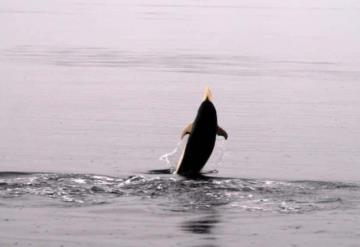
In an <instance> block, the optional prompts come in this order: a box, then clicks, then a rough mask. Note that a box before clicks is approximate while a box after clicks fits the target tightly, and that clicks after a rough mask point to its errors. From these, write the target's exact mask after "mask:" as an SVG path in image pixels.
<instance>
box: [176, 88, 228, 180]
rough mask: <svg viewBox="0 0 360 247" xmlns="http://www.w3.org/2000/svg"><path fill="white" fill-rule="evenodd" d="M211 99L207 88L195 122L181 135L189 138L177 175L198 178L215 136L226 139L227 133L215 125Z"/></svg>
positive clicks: (215, 118) (211, 149)
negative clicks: (187, 135)
mask: <svg viewBox="0 0 360 247" xmlns="http://www.w3.org/2000/svg"><path fill="white" fill-rule="evenodd" d="M211 99H212V95H211V91H210V89H208V88H207V89H206V90H205V98H204V101H203V102H202V103H201V105H200V107H199V110H198V113H197V115H196V118H195V121H194V122H193V123H192V124H190V125H189V126H188V127H186V128H185V130H184V131H183V133H182V135H181V138H183V137H184V136H185V135H186V134H189V135H190V136H189V139H188V141H187V143H186V146H185V149H184V152H183V154H182V157H181V158H180V160H179V162H178V165H177V168H176V173H177V174H179V175H182V176H185V177H195V176H199V175H200V171H201V169H202V168H203V167H204V166H205V164H206V162H207V161H208V159H209V157H210V155H211V153H212V151H213V149H214V146H215V140H216V135H217V134H218V135H221V136H223V137H224V138H225V139H227V133H226V132H225V131H224V130H223V129H222V128H220V127H219V126H218V124H217V115H216V109H215V106H214V104H213V103H212V102H211Z"/></svg>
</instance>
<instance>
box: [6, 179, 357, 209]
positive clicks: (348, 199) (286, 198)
mask: <svg viewBox="0 0 360 247" xmlns="http://www.w3.org/2000/svg"><path fill="white" fill-rule="evenodd" d="M0 198H1V204H0V206H2V207H16V206H19V207H38V206H61V207H79V206H93V205H98V204H108V203H123V202H127V201H128V200H129V199H132V200H133V199H135V200H141V201H142V202H143V203H144V202H149V203H155V204H158V205H159V207H162V208H163V209H164V210H171V211H189V210H197V209H208V208H213V207H227V208H232V209H235V210H242V211H246V212H253V211H255V212H264V213H266V212H276V213H306V212H312V211H318V210H332V209H338V208H343V209H346V208H354V207H356V206H357V205H358V204H359V202H360V184H356V183H344V182H324V181H277V180H261V179H245V178H221V177H206V179H195V180H194V179H185V178H182V177H179V176H177V175H172V174H170V175H159V174H145V175H134V176H130V177H125V178H121V177H111V176H103V175H95V174H60V173H22V172H0Z"/></svg>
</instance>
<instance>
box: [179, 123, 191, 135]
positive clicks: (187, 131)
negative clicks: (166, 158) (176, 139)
mask: <svg viewBox="0 0 360 247" xmlns="http://www.w3.org/2000/svg"><path fill="white" fill-rule="evenodd" d="M192 127H193V124H192V123H191V124H189V125H188V126H187V127H186V128H185V129H184V130H183V132H182V133H181V139H183V138H184V136H186V135H187V134H189V135H190V134H191V131H192Z"/></svg>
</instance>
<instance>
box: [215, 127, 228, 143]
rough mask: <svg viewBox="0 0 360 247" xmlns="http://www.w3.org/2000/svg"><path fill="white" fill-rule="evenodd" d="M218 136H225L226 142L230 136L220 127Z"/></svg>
mask: <svg viewBox="0 0 360 247" xmlns="http://www.w3.org/2000/svg"><path fill="white" fill-rule="evenodd" d="M217 134H218V135H219V136H223V137H224V138H225V140H226V139H227V138H228V134H227V133H226V131H225V130H224V129H223V128H221V127H220V126H218V129H217Z"/></svg>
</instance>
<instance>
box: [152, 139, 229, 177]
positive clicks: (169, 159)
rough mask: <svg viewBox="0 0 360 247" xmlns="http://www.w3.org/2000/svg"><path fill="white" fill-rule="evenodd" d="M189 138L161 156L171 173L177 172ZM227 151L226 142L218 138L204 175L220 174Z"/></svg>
mask: <svg viewBox="0 0 360 247" xmlns="http://www.w3.org/2000/svg"><path fill="white" fill-rule="evenodd" d="M187 139H188V137H185V138H184V140H182V141H179V142H178V143H177V145H176V147H175V148H174V149H173V150H171V151H170V152H168V153H165V154H163V155H161V156H160V158H159V160H160V161H162V162H165V164H166V166H167V167H169V169H170V171H172V172H174V171H175V170H176V166H177V162H178V160H179V159H180V156H181V154H182V153H183V150H184V148H185V145H186V142H187ZM225 151H226V142H225V141H224V139H223V138H217V141H216V144H215V147H214V151H213V153H212V155H211V156H210V158H209V160H208V162H207V163H206V165H205V167H204V170H203V171H202V173H203V174H214V173H218V166H219V165H220V164H221V162H222V160H223V157H224V154H225Z"/></svg>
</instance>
